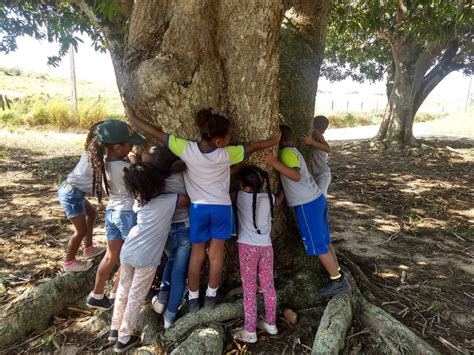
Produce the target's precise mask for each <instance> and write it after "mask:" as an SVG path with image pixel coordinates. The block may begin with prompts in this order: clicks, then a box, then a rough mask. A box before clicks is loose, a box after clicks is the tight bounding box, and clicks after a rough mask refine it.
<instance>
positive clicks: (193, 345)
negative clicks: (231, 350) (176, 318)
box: [171, 324, 225, 355]
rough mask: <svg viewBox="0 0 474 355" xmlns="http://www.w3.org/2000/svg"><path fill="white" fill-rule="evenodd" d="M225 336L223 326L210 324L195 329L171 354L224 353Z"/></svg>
mask: <svg viewBox="0 0 474 355" xmlns="http://www.w3.org/2000/svg"><path fill="white" fill-rule="evenodd" d="M224 338H225V333H224V329H223V328H222V326H220V325H218V324H209V325H207V326H205V327H200V328H198V329H196V330H194V331H193V332H192V333H191V335H190V336H189V337H187V338H186V340H185V341H183V342H182V343H181V344H179V345H178V346H177V347H176V348H175V349H174V350H173V351H172V352H171V355H181V354H182V355H188V354H189V355H204V354H222V350H223V349H224Z"/></svg>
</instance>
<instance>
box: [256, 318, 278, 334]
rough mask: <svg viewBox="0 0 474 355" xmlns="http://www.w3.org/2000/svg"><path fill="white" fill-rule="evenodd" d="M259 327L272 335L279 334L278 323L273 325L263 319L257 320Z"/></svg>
mask: <svg viewBox="0 0 474 355" xmlns="http://www.w3.org/2000/svg"><path fill="white" fill-rule="evenodd" d="M257 328H258V329H262V330H264V331H266V332H267V333H268V334H270V335H277V334H278V329H277V327H276V325H271V324H268V323H267V322H265V321H264V320H263V319H262V320H259V321H258V322H257Z"/></svg>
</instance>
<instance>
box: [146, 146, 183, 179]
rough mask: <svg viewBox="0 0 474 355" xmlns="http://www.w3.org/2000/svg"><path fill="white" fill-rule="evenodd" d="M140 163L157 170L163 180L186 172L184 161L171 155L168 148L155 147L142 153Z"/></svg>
mask: <svg viewBox="0 0 474 355" xmlns="http://www.w3.org/2000/svg"><path fill="white" fill-rule="evenodd" d="M142 162H143V163H144V164H146V165H150V166H152V167H154V168H155V169H157V170H159V171H160V172H161V173H162V174H163V176H164V177H165V178H166V177H168V176H170V175H172V174H177V173H182V172H184V171H185V170H186V164H185V162H184V161H182V160H181V159H179V158H178V157H177V156H176V155H174V154H173V153H171V152H170V151H169V149H168V148H165V147H162V146H157V145H155V146H152V147H150V148H148V149H147V150H146V151H144V152H143V154H142Z"/></svg>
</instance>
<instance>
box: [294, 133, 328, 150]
mask: <svg viewBox="0 0 474 355" xmlns="http://www.w3.org/2000/svg"><path fill="white" fill-rule="evenodd" d="M317 138H318V140H315V139H314V138H313V137H311V135H309V134H302V135H301V141H302V142H303V143H305V144H308V145H310V146H312V147H314V148H316V149H319V150H322V151H324V152H326V153H330V152H331V147H330V146H329V144H328V143H327V142H326V140H325V139H324V136H323V135H322V134H321V133H317Z"/></svg>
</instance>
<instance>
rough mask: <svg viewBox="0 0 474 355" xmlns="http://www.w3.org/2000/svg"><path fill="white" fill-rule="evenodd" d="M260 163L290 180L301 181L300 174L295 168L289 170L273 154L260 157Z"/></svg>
mask: <svg viewBox="0 0 474 355" xmlns="http://www.w3.org/2000/svg"><path fill="white" fill-rule="evenodd" d="M260 161H261V162H262V163H264V164H267V165H270V166H271V167H272V168H273V169H275V170H276V171H278V172H279V173H280V174H281V175H283V176H286V177H287V178H288V179H290V180H293V181H296V182H298V181H300V179H301V175H300V172H299V170H298V169H297V168H290V167H288V166H286V165H284V164H283V163H282V162H280V161H279V160H278V159H277V158H276V157H275V156H274V155H273V154H264V155H263V156H261V157H260Z"/></svg>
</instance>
